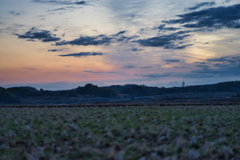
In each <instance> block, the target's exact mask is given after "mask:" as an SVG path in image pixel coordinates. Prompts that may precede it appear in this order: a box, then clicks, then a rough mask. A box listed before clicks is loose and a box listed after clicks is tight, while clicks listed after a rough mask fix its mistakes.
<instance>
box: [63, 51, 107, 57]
mask: <svg viewBox="0 0 240 160" xmlns="http://www.w3.org/2000/svg"><path fill="white" fill-rule="evenodd" d="M102 55H103V54H102V53H96V52H92V53H91V52H80V53H72V54H63V55H59V56H61V57H86V56H102Z"/></svg>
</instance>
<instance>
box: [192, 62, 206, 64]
mask: <svg viewBox="0 0 240 160" xmlns="http://www.w3.org/2000/svg"><path fill="white" fill-rule="evenodd" d="M194 63H196V64H207V63H206V62H194Z"/></svg>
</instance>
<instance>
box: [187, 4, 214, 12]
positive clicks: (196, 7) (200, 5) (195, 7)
mask: <svg viewBox="0 0 240 160" xmlns="http://www.w3.org/2000/svg"><path fill="white" fill-rule="evenodd" d="M215 4H216V3H215V2H203V3H199V4H197V5H196V6H194V7H190V8H187V9H186V10H190V11H192V10H196V9H198V8H201V7H203V6H213V5H215Z"/></svg>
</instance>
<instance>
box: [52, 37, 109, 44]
mask: <svg viewBox="0 0 240 160" xmlns="http://www.w3.org/2000/svg"><path fill="white" fill-rule="evenodd" d="M111 40H112V38H110V37H107V36H106V35H99V36H92V37H90V36H85V37H83V36H81V37H80V38H77V39H74V40H72V41H65V40H64V41H61V42H56V46H61V45H68V44H70V45H72V46H73V45H82V46H88V45H104V44H105V45H109V44H110V43H111Z"/></svg>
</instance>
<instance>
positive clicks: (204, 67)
mask: <svg viewBox="0 0 240 160" xmlns="http://www.w3.org/2000/svg"><path fill="white" fill-rule="evenodd" d="M195 67H201V68H203V69H208V68H209V66H208V65H205V64H198V65H195Z"/></svg>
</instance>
